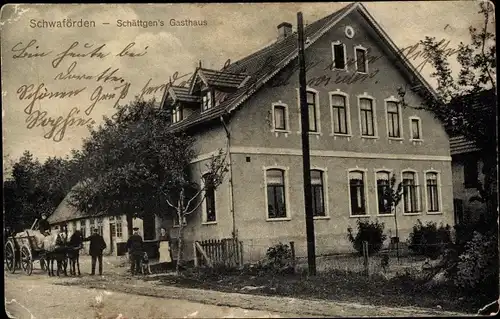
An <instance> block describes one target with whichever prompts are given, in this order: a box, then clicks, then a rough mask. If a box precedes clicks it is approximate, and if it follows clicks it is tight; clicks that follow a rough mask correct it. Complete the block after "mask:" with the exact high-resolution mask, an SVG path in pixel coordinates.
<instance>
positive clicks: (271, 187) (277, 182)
mask: <svg viewBox="0 0 500 319" xmlns="http://www.w3.org/2000/svg"><path fill="white" fill-rule="evenodd" d="M266 184H267V185H266V186H267V217H268V218H285V217H286V216H287V212H286V201H285V171H283V170H281V169H269V170H267V171H266Z"/></svg>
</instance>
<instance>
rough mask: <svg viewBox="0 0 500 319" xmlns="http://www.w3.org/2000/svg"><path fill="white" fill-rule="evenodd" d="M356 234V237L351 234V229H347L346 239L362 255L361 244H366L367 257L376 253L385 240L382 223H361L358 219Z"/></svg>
mask: <svg viewBox="0 0 500 319" xmlns="http://www.w3.org/2000/svg"><path fill="white" fill-rule="evenodd" d="M357 224H358V233H357V234H356V236H354V235H353V234H352V228H351V227H349V228H347V231H348V234H347V238H348V239H349V241H350V242H351V243H352V244H353V247H354V249H356V251H357V252H358V253H359V254H360V255H363V242H364V241H367V242H368V255H372V254H374V253H377V252H378V251H379V250H380V249H381V248H382V244H383V243H384V240H385V239H386V238H387V236H386V235H384V227H385V226H384V223H379V222H378V221H374V222H370V221H368V220H367V221H361V220H360V219H358V221H357Z"/></svg>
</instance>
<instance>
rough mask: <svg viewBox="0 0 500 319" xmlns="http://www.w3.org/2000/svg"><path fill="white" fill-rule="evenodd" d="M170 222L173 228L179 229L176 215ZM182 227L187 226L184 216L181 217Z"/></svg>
mask: <svg viewBox="0 0 500 319" xmlns="http://www.w3.org/2000/svg"><path fill="white" fill-rule="evenodd" d="M172 222H173V225H174V227H179V216H178V215H177V213H176V214H175V215H174V217H173V220H172ZM182 225H183V226H186V225H187V221H186V216H183V218H182Z"/></svg>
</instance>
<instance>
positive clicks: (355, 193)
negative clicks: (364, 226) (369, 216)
mask: <svg viewBox="0 0 500 319" xmlns="http://www.w3.org/2000/svg"><path fill="white" fill-rule="evenodd" d="M349 187H350V193H351V214H352V215H365V214H366V210H365V191H364V181H363V173H362V172H351V173H349Z"/></svg>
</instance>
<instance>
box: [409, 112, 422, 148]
mask: <svg viewBox="0 0 500 319" xmlns="http://www.w3.org/2000/svg"><path fill="white" fill-rule="evenodd" d="M413 120H417V121H418V134H419V136H420V138H413V127H412V126H413V124H412V122H413ZM408 121H409V127H410V141H411V142H423V141H424V139H423V138H422V119H421V118H420V117H418V116H410V117H409V118H408Z"/></svg>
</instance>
